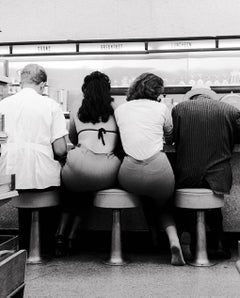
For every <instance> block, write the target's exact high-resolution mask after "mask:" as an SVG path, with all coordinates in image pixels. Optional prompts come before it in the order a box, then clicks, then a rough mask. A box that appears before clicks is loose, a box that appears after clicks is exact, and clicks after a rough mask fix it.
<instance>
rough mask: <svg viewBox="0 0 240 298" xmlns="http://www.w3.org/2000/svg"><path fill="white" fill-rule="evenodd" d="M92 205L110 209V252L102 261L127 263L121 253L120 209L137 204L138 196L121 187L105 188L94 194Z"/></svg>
mask: <svg viewBox="0 0 240 298" xmlns="http://www.w3.org/2000/svg"><path fill="white" fill-rule="evenodd" d="M93 204H94V206H96V207H99V208H109V209H112V238H111V252H110V257H109V259H108V261H105V262H104V263H105V264H107V265H112V266H121V265H125V264H127V263H128V261H127V260H125V259H124V258H123V255H122V240H121V210H122V209H126V208H135V207H138V206H139V201H138V198H137V197H136V196H135V195H134V194H131V193H128V192H126V191H124V190H121V189H105V190H102V191H99V192H97V193H96V194H95V198H94V202H93Z"/></svg>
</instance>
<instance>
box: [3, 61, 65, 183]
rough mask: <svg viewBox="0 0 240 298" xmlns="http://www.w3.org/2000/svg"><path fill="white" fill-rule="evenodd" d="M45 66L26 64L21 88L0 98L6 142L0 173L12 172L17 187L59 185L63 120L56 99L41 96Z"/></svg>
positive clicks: (63, 138) (62, 147) (45, 76)
mask: <svg viewBox="0 0 240 298" xmlns="http://www.w3.org/2000/svg"><path fill="white" fill-rule="evenodd" d="M46 81H47V75H46V72H45V70H44V69H43V68H42V67H41V66H39V65H37V64H29V65H27V66H25V67H24V69H23V71H22V73H21V87H22V89H21V91H19V92H18V93H16V94H15V95H13V96H10V97H7V98H5V99H3V100H2V101H0V113H1V114H4V115H5V130H6V133H7V135H8V142H7V143H6V144H4V145H3V146H2V154H1V158H0V173H1V174H16V188H17V189H44V188H47V187H51V186H59V185H60V169H61V165H60V163H59V162H58V161H57V160H55V159H54V156H58V157H62V156H64V155H65V154H66V150H67V145H66V140H65V135H67V134H68V132H67V130H66V122H65V118H64V115H63V113H62V111H61V109H60V107H59V105H58V103H57V102H56V101H54V100H53V99H51V98H49V97H47V96H42V93H43V89H44V87H45V84H46Z"/></svg>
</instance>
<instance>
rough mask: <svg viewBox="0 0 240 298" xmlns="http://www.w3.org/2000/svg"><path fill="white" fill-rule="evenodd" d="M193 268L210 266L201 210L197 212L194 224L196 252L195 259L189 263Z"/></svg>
mask: <svg viewBox="0 0 240 298" xmlns="http://www.w3.org/2000/svg"><path fill="white" fill-rule="evenodd" d="M190 264H191V265H193V266H212V265H213V263H211V262H210V261H209V259H208V255H207V237H206V226H205V213H204V211H203V210H198V211H197V223H196V252H195V259H194V260H193V262H190Z"/></svg>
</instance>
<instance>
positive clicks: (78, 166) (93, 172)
mask: <svg viewBox="0 0 240 298" xmlns="http://www.w3.org/2000/svg"><path fill="white" fill-rule="evenodd" d="M119 167H120V160H119V159H118V158H117V157H116V156H115V155H114V154H112V153H111V154H97V153H94V152H92V151H91V150H88V149H87V148H85V147H84V146H80V147H75V148H74V149H72V150H70V151H69V152H68V155H67V160H66V164H65V165H64V167H63V169H62V181H63V184H64V185H65V186H66V188H67V189H69V190H71V191H74V192H89V191H98V190H100V189H105V188H111V187H114V185H115V184H116V180H117V174H118V170H119Z"/></svg>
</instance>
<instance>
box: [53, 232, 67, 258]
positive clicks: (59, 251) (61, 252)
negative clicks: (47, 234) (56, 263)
mask: <svg viewBox="0 0 240 298" xmlns="http://www.w3.org/2000/svg"><path fill="white" fill-rule="evenodd" d="M66 254H67V247H66V240H65V237H64V236H63V235H58V236H56V244H55V256H56V257H58V258H60V257H63V256H66Z"/></svg>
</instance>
